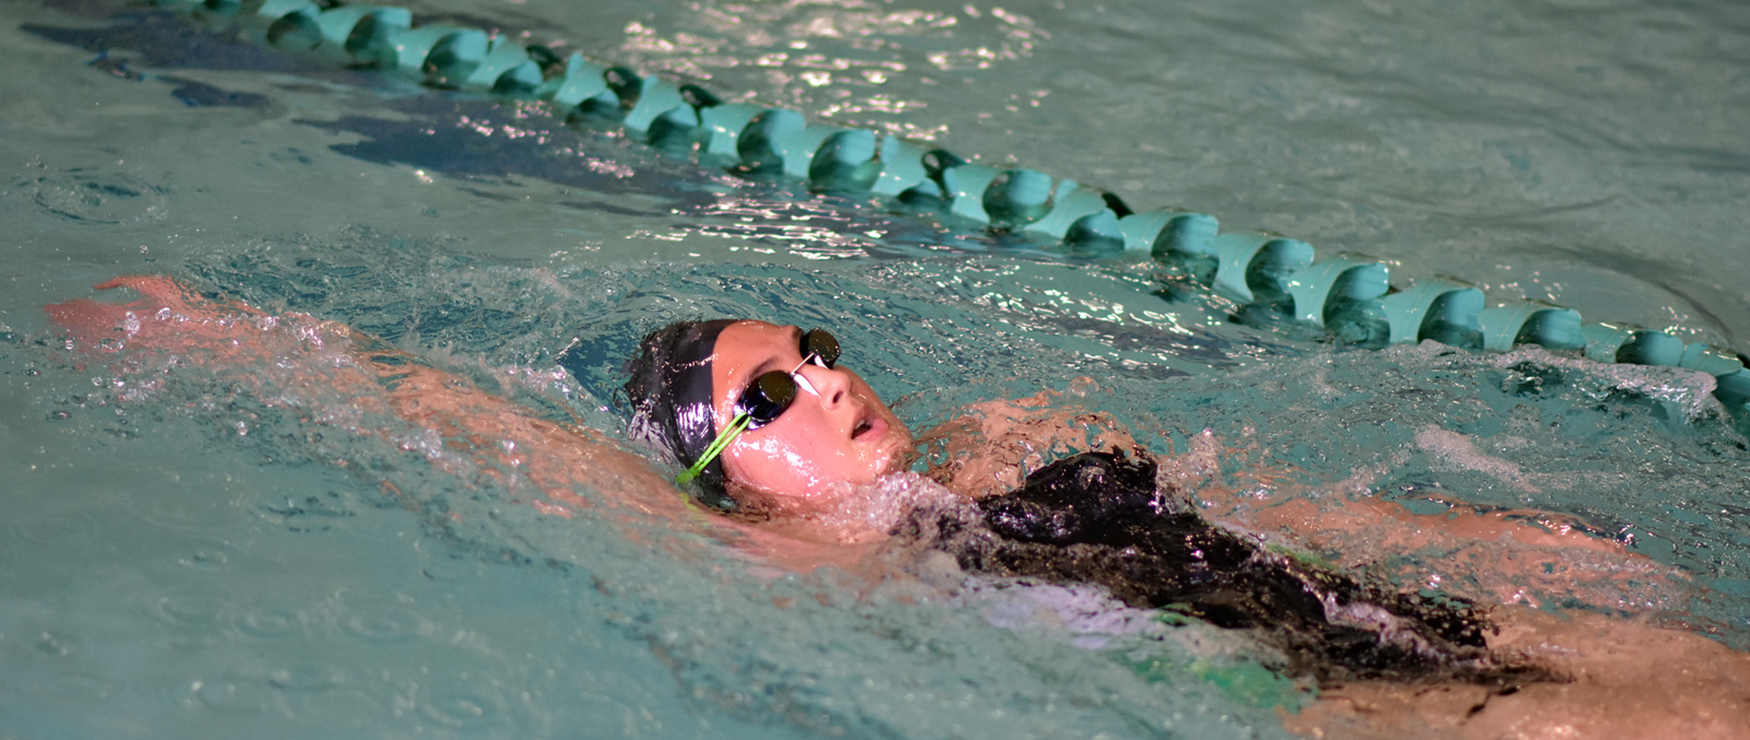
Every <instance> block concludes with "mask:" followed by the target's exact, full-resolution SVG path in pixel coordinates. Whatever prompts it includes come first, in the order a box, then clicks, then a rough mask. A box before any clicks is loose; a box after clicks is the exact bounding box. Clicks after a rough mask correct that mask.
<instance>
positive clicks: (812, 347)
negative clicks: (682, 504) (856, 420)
mask: <svg viewBox="0 0 1750 740" xmlns="http://www.w3.org/2000/svg"><path fill="white" fill-rule="evenodd" d="M798 351H800V352H801V354H802V362H800V363H798V364H797V365H796V367H795V368H792V369H791V370H790V371H789V372H785V371H783V370H773V371H771V372H767V373H763V374H761V375H760V376H759V377H758V378H754V381H753V382H752V383H749V384H748V386H747V390H744V391H742V392H741V397H740V398H737V399H736V401H735V418H734V419H732V420H730V422H729V426H726V427H724V428H723V431H722V432H721V433H720V434H718V435H717V438H716V439H714V440H711V445H710V446H709V447H706V448H705V451H704V452H703V453H701V454H700V455H699V460H698V462H695V463H693V467H690V468H687V471H686V472H684V473H681V474H680V475H677V476H675V479H674V481H675V482H676V483H681V484H685V483H687V482H689V481H691V480H692V479H694V478H697V477H699V474H700V473H703V472H705V467H706V466H708V465H710V464H711V461H712V460H715V459H717V456H718V455H721V454H723V451H724V450H726V449H728V448H729V443H730V442H734V441H735V438H736V436H737V435H739V434H741V433H742V432H744V431H747V430H749V429H758V428H760V427H762V426H765V425H767V424H770V423H772V422H773V421H775V420H777V418H778V417H779V416H782V415H783V413H784V412H785V411H786V410H788V409H789V408H790V404H791V403H792V402H794V401H795V400H796V386H797V385H801V386H802V387H803V388H805V389H807V390H808V392H809V393H814V392H815V390H814V387H813V386H810V385H809V384H808V379H807V378H804V377H802V376H801V375H800V372H801V371H802V366H803V365H807V364H808V363H810V362H813V363H814V364H815V365H818V366H820V367H824V368H827V369H831V368H832V367H833V365H834V364H835V363H837V362H838V361H839V340H837V339H834V338H833V335H832V334H830V333H828V332H827V331H826V330H825V329H810V330H808V333H806V334H803V335H802V341H801V346H800V347H799V348H798Z"/></svg>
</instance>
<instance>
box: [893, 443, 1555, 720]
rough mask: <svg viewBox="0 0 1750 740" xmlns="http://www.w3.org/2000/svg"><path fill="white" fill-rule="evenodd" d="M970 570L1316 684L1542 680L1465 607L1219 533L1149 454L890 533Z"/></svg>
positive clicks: (1055, 471)
mask: <svg viewBox="0 0 1750 740" xmlns="http://www.w3.org/2000/svg"><path fill="white" fill-rule="evenodd" d="M895 534H896V535H898V536H899V537H900V538H901V539H902V540H905V541H910V542H918V543H928V546H929V547H930V549H940V550H945V551H947V552H949V553H951V554H953V555H954V556H955V558H956V559H957V560H958V561H959V563H960V566H961V567H962V568H963V569H965V570H967V571H970V572H975V573H982V574H986V575H992V576H999V577H1027V578H1036V579H1040V580H1044V581H1049V582H1053V583H1091V584H1098V585H1100V586H1104V587H1105V588H1107V589H1108V590H1110V591H1111V593H1112V595H1113V596H1114V597H1115V598H1117V599H1119V600H1121V601H1123V602H1124V603H1125V604H1128V605H1130V606H1133V607H1141V608H1150V609H1164V610H1169V611H1173V612H1178V613H1181V614H1185V615H1190V616H1194V617H1197V618H1198V619H1201V620H1203V621H1206V622H1208V623H1210V624H1213V625H1216V626H1218V627H1225V628H1230V629H1250V630H1254V631H1255V632H1256V633H1258V634H1259V636H1260V637H1261V638H1262V639H1263V641H1264V642H1266V643H1267V644H1270V645H1273V646H1274V647H1276V648H1278V649H1279V650H1280V651H1281V652H1282V654H1283V656H1284V657H1285V659H1286V661H1287V665H1285V666H1280V668H1281V669H1282V670H1283V671H1284V672H1286V673H1289V674H1292V675H1302V676H1310V677H1313V678H1315V679H1317V680H1318V681H1320V682H1321V683H1329V682H1340V681H1344V680H1353V679H1376V678H1383V679H1394V680H1406V679H1412V680H1413V679H1433V678H1458V679H1461V680H1466V681H1472V682H1477V683H1484V684H1494V685H1496V686H1499V687H1502V688H1507V687H1509V686H1511V685H1512V684H1514V683H1518V682H1522V681H1524V680H1525V679H1528V678H1532V676H1531V675H1529V674H1531V673H1534V671H1532V670H1530V669H1527V668H1525V667H1522V666H1520V667H1515V666H1510V665H1504V664H1502V663H1499V662H1497V661H1496V660H1494V659H1493V658H1492V657H1491V656H1490V654H1489V653H1488V651H1487V650H1486V648H1485V643H1484V640H1483V631H1484V630H1485V629H1488V628H1489V623H1488V621H1487V620H1486V619H1484V618H1483V616H1482V615H1481V614H1480V613H1478V611H1477V610H1476V609H1475V608H1474V607H1473V606H1471V605H1470V604H1469V603H1467V602H1463V601H1459V600H1456V599H1443V600H1440V601H1434V600H1431V599H1426V598H1423V597H1421V596H1419V595H1415V594H1406V593H1401V592H1399V591H1397V590H1396V589H1394V588H1391V587H1390V586H1389V585H1386V584H1382V583H1374V582H1370V581H1366V580H1363V579H1359V578H1356V577H1353V576H1349V575H1344V574H1342V573H1338V572H1336V571H1333V570H1331V569H1329V568H1325V567H1320V566H1317V565H1312V564H1309V563H1306V562H1303V561H1302V560H1298V559H1295V558H1294V557H1291V556H1289V555H1285V554H1281V553H1278V552H1274V551H1271V550H1267V549H1265V548H1264V547H1262V546H1261V545H1260V544H1259V543H1258V542H1256V541H1254V540H1252V539H1250V538H1247V537H1245V536H1242V535H1240V534H1237V533H1234V532H1232V531H1229V530H1226V529H1223V528H1221V527H1217V526H1215V525H1213V524H1210V523H1209V522H1208V521H1206V520H1204V519H1203V518H1202V517H1201V516H1199V515H1198V514H1196V513H1195V512H1193V511H1192V510H1191V509H1190V507H1189V506H1188V505H1187V503H1186V501H1185V499H1184V497H1183V496H1181V495H1180V494H1179V492H1177V491H1173V490H1161V489H1159V488H1157V486H1156V482H1155V463H1154V461H1153V460H1152V459H1150V458H1149V457H1147V456H1146V454H1142V453H1139V454H1138V455H1137V456H1135V457H1130V456H1126V455H1123V454H1121V453H1108V452H1090V453H1084V454H1080V455H1076V456H1075V457H1071V458H1069V459H1066V460H1060V461H1058V462H1056V463H1053V464H1051V465H1048V466H1046V467H1044V468H1042V469H1040V470H1038V471H1037V472H1035V473H1033V474H1032V475H1029V476H1027V481H1026V483H1025V484H1023V485H1022V486H1021V488H1019V489H1017V490H1015V491H1013V492H1011V493H1008V494H1005V495H1002V496H996V497H992V498H986V499H983V500H981V501H979V502H978V504H977V507H976V508H972V507H965V508H961V509H958V510H944V509H934V510H928V511H919V512H915V513H914V515H913V517H912V518H911V519H910V520H908V521H907V523H906V524H903V525H901V527H900V529H899V530H898V531H897V532H896V533H895Z"/></svg>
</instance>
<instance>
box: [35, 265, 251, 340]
mask: <svg viewBox="0 0 1750 740" xmlns="http://www.w3.org/2000/svg"><path fill="white" fill-rule="evenodd" d="M94 287H95V288H96V289H98V290H114V289H117V288H127V289H129V290H132V291H133V292H134V293H135V294H136V295H138V296H139V297H138V299H136V300H133V301H127V302H116V303H112V302H108V301H100V300H93V299H86V298H82V299H78V300H72V301H67V302H64V303H56V304H51V305H49V306H46V307H45V308H44V309H43V310H44V312H45V313H47V314H48V316H49V320H50V321H51V322H53V323H54V324H55V326H57V327H60V328H61V329H62V330H63V331H66V332H67V333H68V334H70V335H71V336H72V338H73V339H75V340H77V341H79V342H81V343H83V344H85V345H86V346H87V347H88V348H90V349H96V350H99V351H111V350H114V349H118V348H119V347H120V346H121V345H122V344H123V343H128V342H133V343H136V344H138V343H140V342H142V341H145V342H147V343H152V342H151V341H150V340H149V337H153V336H154V335H161V334H164V333H165V332H166V330H167V329H169V328H170V327H172V326H174V330H172V331H171V332H170V333H172V334H185V335H192V334H198V333H200V332H201V331H202V330H203V329H205V330H206V331H208V332H209V333H211V332H212V331H213V330H214V329H221V330H222V328H221V327H215V326H213V325H214V324H216V323H219V322H215V321H213V320H214V319H220V318H222V317H225V316H233V317H235V316H260V315H262V314H261V312H260V311H258V310H256V309H253V308H250V307H249V306H248V305H246V304H243V303H241V302H230V301H227V302H215V301H212V300H210V299H207V298H204V297H202V296H201V295H200V294H198V293H196V292H195V291H193V290H191V289H190V288H188V287H187V286H186V285H183V284H182V283H181V282H179V281H177V280H175V279H173V278H168V277H164V276H161V275H128V276H124V277H118V278H115V279H113V280H107V281H104V282H102V283H99V284H97V285H96V286H94ZM189 338H192V337H189Z"/></svg>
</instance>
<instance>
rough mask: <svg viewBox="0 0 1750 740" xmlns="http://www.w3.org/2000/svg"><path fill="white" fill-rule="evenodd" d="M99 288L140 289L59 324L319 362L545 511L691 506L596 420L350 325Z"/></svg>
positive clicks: (226, 357)
mask: <svg viewBox="0 0 1750 740" xmlns="http://www.w3.org/2000/svg"><path fill="white" fill-rule="evenodd" d="M97 287H98V288H99V289H101V290H109V289H115V288H129V289H132V290H133V291H134V292H135V293H136V294H138V295H139V297H140V298H139V300H137V301H133V302H129V303H108V302H102V301H94V300H77V301H70V302H67V303H61V304H56V305H53V306H49V307H48V308H47V312H48V314H49V317H50V318H51V319H52V320H53V321H54V322H55V324H56V325H58V326H60V327H61V328H62V329H64V330H66V331H67V332H69V333H70V334H71V335H72V337H73V339H74V340H75V342H76V344H78V345H81V346H82V347H83V348H84V349H88V350H91V351H93V352H95V353H96V356H97V357H103V356H105V355H112V356H113V355H114V354H115V353H118V352H120V351H121V350H129V351H130V352H131V353H133V354H134V355H135V356H136V358H137V357H138V355H139V354H140V353H151V354H155V355H157V356H159V357H161V358H169V359H167V360H166V361H167V362H172V363H182V364H189V363H194V364H207V365H210V366H213V367H214V368H215V369H218V368H238V369H240V370H241V372H240V373H239V377H238V381H239V382H245V383H247V382H258V381H256V380H255V379H254V378H253V377H252V374H251V373H249V372H248V368H251V367H256V368H259V367H262V366H263V363H288V362H289V363H294V367H296V365H295V363H298V362H303V363H307V364H306V365H305V367H307V368H308V371H307V372H294V373H293V379H292V380H291V381H287V382H293V383H296V382H300V380H302V381H303V382H313V383H324V384H330V385H332V387H333V388H334V389H335V390H338V391H340V392H341V393H342V394H343V397H346V398H348V399H349V400H348V403H349V404H351V405H353V406H354V407H355V408H358V409H361V410H365V411H380V412H388V413H392V414H394V415H395V416H398V417H400V418H402V419H404V420H406V421H407V422H410V423H412V424H414V425H416V426H417V427H420V428H423V429H430V430H434V431H436V432H437V433H438V436H439V438H440V439H441V440H442V444H443V447H444V452H445V454H456V455H462V456H465V457H466V458H467V459H469V460H470V461H471V463H472V466H471V467H473V468H474V469H476V470H481V471H486V472H487V474H489V475H492V476H495V477H499V478H500V479H501V481H504V482H507V483H508V482H509V481H508V480H507V479H509V478H513V477H520V478H523V479H526V480H527V481H529V482H531V483H533V484H534V487H535V488H536V489H538V490H536V491H531V492H530V495H529V496H527V500H528V501H529V503H531V504H532V505H534V506H536V507H537V508H539V509H541V510H542V511H544V512H547V513H552V514H560V515H569V514H570V513H571V512H573V511H576V510H578V509H581V508H584V507H586V506H588V505H589V500H588V499H585V498H584V497H583V496H581V495H579V494H578V491H597V492H600V493H601V494H603V496H604V497H605V498H606V499H608V500H610V501H616V502H619V503H622V504H625V505H628V506H631V507H634V508H636V509H639V510H642V511H657V510H661V511H663V512H664V513H668V514H676V513H677V512H680V511H684V506H683V505H682V504H681V503H680V499H679V497H678V496H676V495H674V488H673V485H672V484H671V483H670V482H669V481H668V480H667V478H666V477H664V476H662V475H660V474H658V473H657V472H656V471H654V470H652V469H651V468H650V466H649V464H648V463H647V462H646V461H645V460H644V459H643V458H641V457H639V456H638V455H635V454H632V453H630V452H628V451H626V450H623V449H621V448H620V447H618V446H617V445H615V444H614V443H613V442H612V441H611V440H609V439H608V438H606V437H605V436H604V435H602V434H601V433H599V432H597V431H596V430H592V429H588V428H585V427H581V426H577V425H573V424H561V423H557V422H554V421H552V420H549V419H544V418H540V417H539V416H537V415H535V414H534V413H533V411H532V410H531V409H529V408H527V407H524V406H522V405H519V404H516V403H513V402H511V401H508V400H506V399H503V398H500V397H497V396H494V395H492V394H489V393H486V392H484V391H482V390H480V389H479V388H477V387H475V386H474V384H473V383H471V382H469V381H468V380H467V379H465V378H462V377H459V376H457V375H454V374H451V373H446V372H444V371H442V370H439V369H437V368H435V367H432V366H431V364H430V363H429V362H427V361H425V360H423V359H422V358H418V357H415V356H412V355H409V354H407V353H405V352H402V351H400V350H398V349H395V348H393V347H391V346H389V345H388V344H387V343H385V342H383V341H382V340H379V339H377V338H375V337H371V336H369V335H365V334H363V333H361V332H358V331H356V330H354V329H352V328H351V327H348V326H346V325H344V324H339V323H336V322H331V321H318V320H316V319H314V318H311V317H309V316H307V315H303V314H285V315H279V316H273V315H269V314H268V313H266V312H264V311H262V310H260V309H257V308H254V307H252V306H249V305H247V304H244V303H242V302H236V301H212V300H208V299H206V298H203V297H201V296H200V295H198V294H197V293H195V292H194V291H191V290H189V289H188V288H186V287H185V286H183V285H182V284H180V283H178V282H176V281H175V280H172V279H169V278H165V277H157V276H132V277H124V278H118V279H115V280H111V281H109V282H106V283H103V284H101V285H98V286H97ZM258 390H259V389H258ZM281 390H283V389H281ZM266 395H271V394H266ZM384 433H387V431H386V430H385V432H384ZM507 488H508V489H509V490H512V491H515V490H517V487H516V485H508V486H507Z"/></svg>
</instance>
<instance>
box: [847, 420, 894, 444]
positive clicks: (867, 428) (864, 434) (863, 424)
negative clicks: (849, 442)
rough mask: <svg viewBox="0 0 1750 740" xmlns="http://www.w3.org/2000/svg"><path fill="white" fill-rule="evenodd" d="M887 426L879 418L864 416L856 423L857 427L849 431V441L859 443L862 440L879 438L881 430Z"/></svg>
mask: <svg viewBox="0 0 1750 740" xmlns="http://www.w3.org/2000/svg"><path fill="white" fill-rule="evenodd" d="M886 426H887V425H886V424H885V423H883V422H882V421H881V418H880V417H871V416H865V417H863V418H862V419H859V420H858V421H857V426H855V427H853V428H852V429H851V439H853V440H855V441H858V442H861V441H863V440H864V439H867V438H870V437H875V436H880V433H881V430H882V428H884V427H886Z"/></svg>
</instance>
